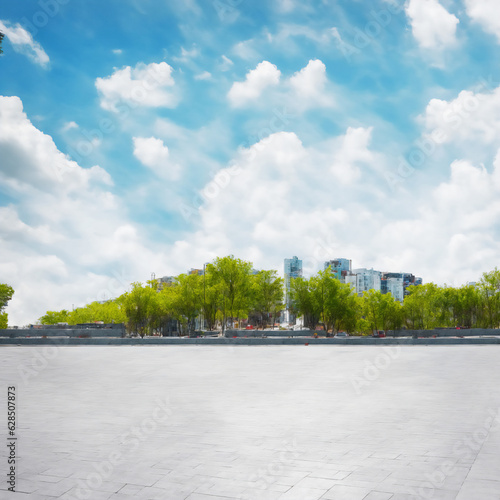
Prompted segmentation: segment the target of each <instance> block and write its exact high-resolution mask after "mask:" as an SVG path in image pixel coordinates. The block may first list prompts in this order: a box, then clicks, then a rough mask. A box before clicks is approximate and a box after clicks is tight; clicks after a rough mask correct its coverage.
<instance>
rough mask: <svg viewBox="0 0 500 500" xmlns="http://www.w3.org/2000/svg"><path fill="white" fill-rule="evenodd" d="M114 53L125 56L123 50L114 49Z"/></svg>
mask: <svg viewBox="0 0 500 500" xmlns="http://www.w3.org/2000/svg"><path fill="white" fill-rule="evenodd" d="M112 52H113V54H116V55H117V56H119V55H121V54H123V50H122V49H113V50H112Z"/></svg>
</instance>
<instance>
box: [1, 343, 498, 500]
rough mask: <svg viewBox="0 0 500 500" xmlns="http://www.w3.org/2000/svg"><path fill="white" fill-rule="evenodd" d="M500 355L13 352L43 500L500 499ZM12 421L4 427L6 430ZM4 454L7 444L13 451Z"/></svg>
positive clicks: (278, 349) (24, 449) (133, 349)
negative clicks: (499, 420) (499, 360)
mask: <svg viewBox="0 0 500 500" xmlns="http://www.w3.org/2000/svg"><path fill="white" fill-rule="evenodd" d="M499 355H500V351H499V350H498V347H496V346H479V345H478V346H475V345H470V346H465V345H464V346H349V345H345V346H339V345H337V346H325V345H309V346H304V345H297V346H277V345H274V346H273V345H269V346H231V345H226V346H199V345H193V346H182V347H181V346H105V347H97V346H79V347H67V346H50V347H43V346H37V347H10V346H9V347H2V348H1V349H0V360H1V361H0V363H1V364H0V379H1V381H2V385H1V387H2V389H1V394H0V401H1V408H2V410H1V412H0V415H3V417H0V429H2V433H5V438H7V437H8V436H7V408H6V399H7V388H8V387H9V386H14V387H16V391H15V392H16V401H15V402H16V424H17V428H16V436H17V438H18V439H17V444H16V453H17V459H16V490H17V493H15V494H14V493H9V492H8V491H7V488H8V482H7V480H8V476H7V475H6V472H7V470H8V469H7V467H8V465H7V459H8V455H7V454H8V452H9V449H8V448H7V447H6V446H2V447H1V450H2V451H1V452H0V471H2V479H1V482H0V496H2V495H3V494H4V495H5V496H6V497H7V498H9V497H12V498H16V499H21V498H30V499H54V498H58V499H63V500H70V499H92V500H94V499H95V500H99V499H106V500H107V499H113V500H120V499H132V498H134V499H139V500H141V499H142V500H148V499H168V500H177V499H179V500H180V499H182V500H221V499H223V500H228V499H248V500H253V499H255V500H259V499H263V500H264V499H270V500H273V499H279V500H293V499H297V500H319V499H322V500H337V499H341V500H351V499H352V500H355V499H359V500H362V499H363V500H385V499H391V500H403V499H404V500H407V499H456V500H476V499H480V500H493V499H500V426H499V422H498V417H499V409H500V384H498V381H499V380H500V364H499V363H498V357H499ZM2 419H3V421H2ZM4 441H5V440H4Z"/></svg>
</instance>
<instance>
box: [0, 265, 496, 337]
mask: <svg viewBox="0 0 500 500" xmlns="http://www.w3.org/2000/svg"><path fill="white" fill-rule="evenodd" d="M204 271H205V272H204V274H202V275H199V274H180V275H178V276H176V277H173V278H172V279H171V280H170V281H169V282H168V283H160V282H157V281H156V280H153V281H148V282H146V283H144V284H143V283H138V282H137V283H132V285H131V288H130V290H129V291H127V292H125V293H124V294H122V295H121V296H120V297H118V298H116V299H114V300H110V301H107V302H104V303H99V302H92V303H91V304H88V305H86V306H84V307H79V308H77V309H75V310H74V311H71V312H70V311H67V310H62V311H47V313H46V314H45V315H43V316H42V317H41V318H40V320H39V321H40V322H41V323H43V324H56V323H61V322H67V323H69V324H78V323H89V322H94V321H103V322H105V323H111V322H115V323H121V322H123V323H126V325H127V329H128V330H129V331H130V332H132V333H138V334H140V335H151V334H161V335H172V334H173V333H174V332H176V333H191V332H194V331H195V330H196V329H197V328H201V329H207V330H214V329H219V330H222V331H224V330H225V329H226V328H230V327H234V326H236V325H238V326H240V327H241V325H242V324H246V323H247V322H249V323H251V324H253V325H254V326H256V327H261V328H266V327H268V326H269V325H273V326H274V325H275V323H276V321H277V320H278V318H279V317H280V313H281V311H282V310H283V309H284V307H285V306H284V283H283V278H280V277H279V276H278V274H277V272H276V271H274V270H261V271H253V270H252V263H251V262H247V261H244V260H241V259H237V258H235V257H234V256H232V255H230V256H227V257H222V258H216V259H214V260H213V262H211V263H209V264H206V266H205V268H204ZM13 293H14V291H13V289H12V288H11V287H8V285H0V306H1V307H0V312H2V314H3V315H2V316H0V317H1V318H2V321H3V324H6V314H4V313H3V308H4V307H5V305H6V304H7V302H8V300H10V298H11V297H12V294H13ZM290 297H291V299H292V306H291V310H292V312H293V313H294V314H296V315H297V316H299V317H300V316H301V317H302V318H303V322H304V325H305V326H306V327H307V328H310V329H316V328H317V327H318V325H321V326H322V327H323V328H324V330H325V331H326V332H330V331H331V332H332V333H333V332H335V331H339V330H345V331H347V332H350V333H358V334H370V333H372V332H373V331H375V330H379V329H381V330H397V329H400V328H401V327H406V328H410V329H431V328H435V327H455V326H463V327H468V328H472V327H485V328H498V327H500V271H499V270H498V269H496V268H495V269H494V270H493V271H490V272H487V273H484V274H483V276H482V278H481V280H480V281H479V282H478V283H477V284H476V285H475V286H473V285H464V286H462V287H459V288H453V287H448V286H446V285H444V286H438V285H436V284H434V283H428V284H425V285H418V286H410V287H408V290H407V294H406V296H405V298H404V302H403V303H402V304H401V303H400V302H398V301H397V300H396V299H395V298H394V297H393V296H392V295H391V294H383V293H381V292H380V291H375V290H369V291H368V292H364V293H363V295H362V296H358V294H356V293H355V291H354V289H353V288H351V286H350V285H347V284H344V283H341V282H340V281H339V280H338V279H336V278H335V277H334V276H333V275H332V273H331V272H330V271H329V270H328V269H327V270H325V271H319V272H318V273H317V274H316V275H314V276H312V277H310V278H308V279H306V278H304V277H298V278H293V279H292V280H291V291H290ZM4 317H5V318H4Z"/></svg>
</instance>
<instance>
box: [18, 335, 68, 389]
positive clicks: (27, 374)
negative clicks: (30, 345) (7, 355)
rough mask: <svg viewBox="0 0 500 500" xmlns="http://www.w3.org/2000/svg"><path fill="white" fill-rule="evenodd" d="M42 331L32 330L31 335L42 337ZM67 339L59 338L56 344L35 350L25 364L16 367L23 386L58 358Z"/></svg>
mask: <svg viewBox="0 0 500 500" xmlns="http://www.w3.org/2000/svg"><path fill="white" fill-rule="evenodd" d="M43 332H44V330H43V329H39V330H38V329H34V330H33V334H34V335H35V334H38V335H43ZM67 343H68V339H66V338H60V339H58V343H57V344H56V343H51V344H49V345H46V346H44V347H43V348H42V347H40V348H36V349H35V351H34V353H33V356H32V357H31V359H30V360H29V361H28V362H27V363H22V364H20V365H18V367H17V371H18V374H19V377H20V378H21V380H22V382H23V384H24V386H27V385H28V383H29V381H30V380H31V379H33V378H36V377H38V375H39V374H40V373H41V372H43V371H44V370H45V369H46V368H47V366H49V364H50V363H51V362H52V361H53V360H54V359H56V358H57V356H59V352H60V347H61V345H66V344H67Z"/></svg>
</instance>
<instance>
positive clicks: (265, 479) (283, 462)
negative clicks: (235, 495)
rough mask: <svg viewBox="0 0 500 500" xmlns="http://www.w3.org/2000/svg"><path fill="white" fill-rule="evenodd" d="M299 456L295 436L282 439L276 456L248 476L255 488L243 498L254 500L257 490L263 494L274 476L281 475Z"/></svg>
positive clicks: (274, 480) (257, 494)
mask: <svg viewBox="0 0 500 500" xmlns="http://www.w3.org/2000/svg"><path fill="white" fill-rule="evenodd" d="M299 456H300V454H299V452H298V445H297V437H296V436H293V437H292V438H291V439H287V440H284V441H283V442H282V449H281V451H280V452H279V454H278V455H277V457H276V458H275V459H274V460H272V461H271V462H269V463H268V464H267V465H266V466H265V467H262V468H259V469H258V470H257V472H256V473H254V474H252V475H251V476H250V477H249V478H248V480H249V481H251V482H255V489H253V490H252V492H251V493H250V494H248V495H245V496H243V497H242V498H243V499H245V500H256V499H258V498H259V490H261V491H262V495H264V494H265V493H264V492H265V490H267V489H268V488H269V486H271V485H272V484H274V483H275V482H276V477H279V476H282V475H283V474H284V472H285V471H286V469H287V467H290V466H292V465H293V463H294V461H295V460H296V459H298V458H299Z"/></svg>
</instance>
